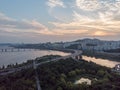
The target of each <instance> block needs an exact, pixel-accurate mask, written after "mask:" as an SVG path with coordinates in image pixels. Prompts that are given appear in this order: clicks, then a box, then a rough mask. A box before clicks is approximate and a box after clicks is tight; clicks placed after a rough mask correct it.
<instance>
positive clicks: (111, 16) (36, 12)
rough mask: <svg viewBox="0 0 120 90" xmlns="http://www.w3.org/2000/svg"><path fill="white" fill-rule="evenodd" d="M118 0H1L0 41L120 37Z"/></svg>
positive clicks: (52, 40) (108, 38) (17, 41)
mask: <svg viewBox="0 0 120 90" xmlns="http://www.w3.org/2000/svg"><path fill="white" fill-rule="evenodd" d="M119 25H120V0H36V1H35V0H34V1H33V0H26V1H25V0H20V1H18V0H16V1H15V0H11V1H10V0H1V1H0V42H1V43H6V42H12V43H19V42H23V43H24V42H30V43H36V42H48V41H50V42H56V41H72V40H77V39H83V38H98V39H102V40H120V26H119Z"/></svg>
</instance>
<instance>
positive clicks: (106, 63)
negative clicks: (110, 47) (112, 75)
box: [82, 56, 120, 68]
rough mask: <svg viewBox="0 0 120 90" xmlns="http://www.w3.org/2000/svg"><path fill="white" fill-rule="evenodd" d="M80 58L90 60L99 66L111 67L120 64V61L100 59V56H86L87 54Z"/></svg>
mask: <svg viewBox="0 0 120 90" xmlns="http://www.w3.org/2000/svg"><path fill="white" fill-rule="evenodd" d="M82 58H83V59H84V60H86V61H91V62H94V63H96V64H99V65H101V66H106V67H110V68H113V67H114V66H115V65H116V64H120V62H117V61H111V60H108V59H101V58H95V57H88V56H82Z"/></svg>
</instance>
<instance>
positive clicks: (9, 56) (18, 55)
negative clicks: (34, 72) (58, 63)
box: [0, 50, 70, 66]
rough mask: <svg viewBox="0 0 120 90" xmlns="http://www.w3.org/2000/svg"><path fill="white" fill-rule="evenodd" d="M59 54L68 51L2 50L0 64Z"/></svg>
mask: <svg viewBox="0 0 120 90" xmlns="http://www.w3.org/2000/svg"><path fill="white" fill-rule="evenodd" d="M51 54H52V55H61V56H66V55H69V54H70V53H64V52H60V51H52V50H26V51H20V52H2V53H0V66H2V65H3V64H4V65H8V64H15V63H16V62H17V63H22V62H25V61H27V60H30V59H35V58H36V57H41V56H44V55H51Z"/></svg>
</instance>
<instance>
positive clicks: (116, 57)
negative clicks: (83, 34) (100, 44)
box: [83, 51, 120, 62]
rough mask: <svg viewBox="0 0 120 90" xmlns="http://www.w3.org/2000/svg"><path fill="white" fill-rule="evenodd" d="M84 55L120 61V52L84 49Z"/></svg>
mask: <svg viewBox="0 0 120 90" xmlns="http://www.w3.org/2000/svg"><path fill="white" fill-rule="evenodd" d="M83 55H86V56H90V57H95V58H102V59H109V60H111V61H117V62H120V54H116V53H107V52H93V51H83Z"/></svg>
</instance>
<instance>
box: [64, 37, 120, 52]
mask: <svg viewBox="0 0 120 90" xmlns="http://www.w3.org/2000/svg"><path fill="white" fill-rule="evenodd" d="M72 45H74V46H77V47H76V49H82V50H95V51H105V50H111V49H118V48H120V41H102V40H98V39H83V40H77V41H74V42H66V43H64V48H67V47H70V46H72Z"/></svg>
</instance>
